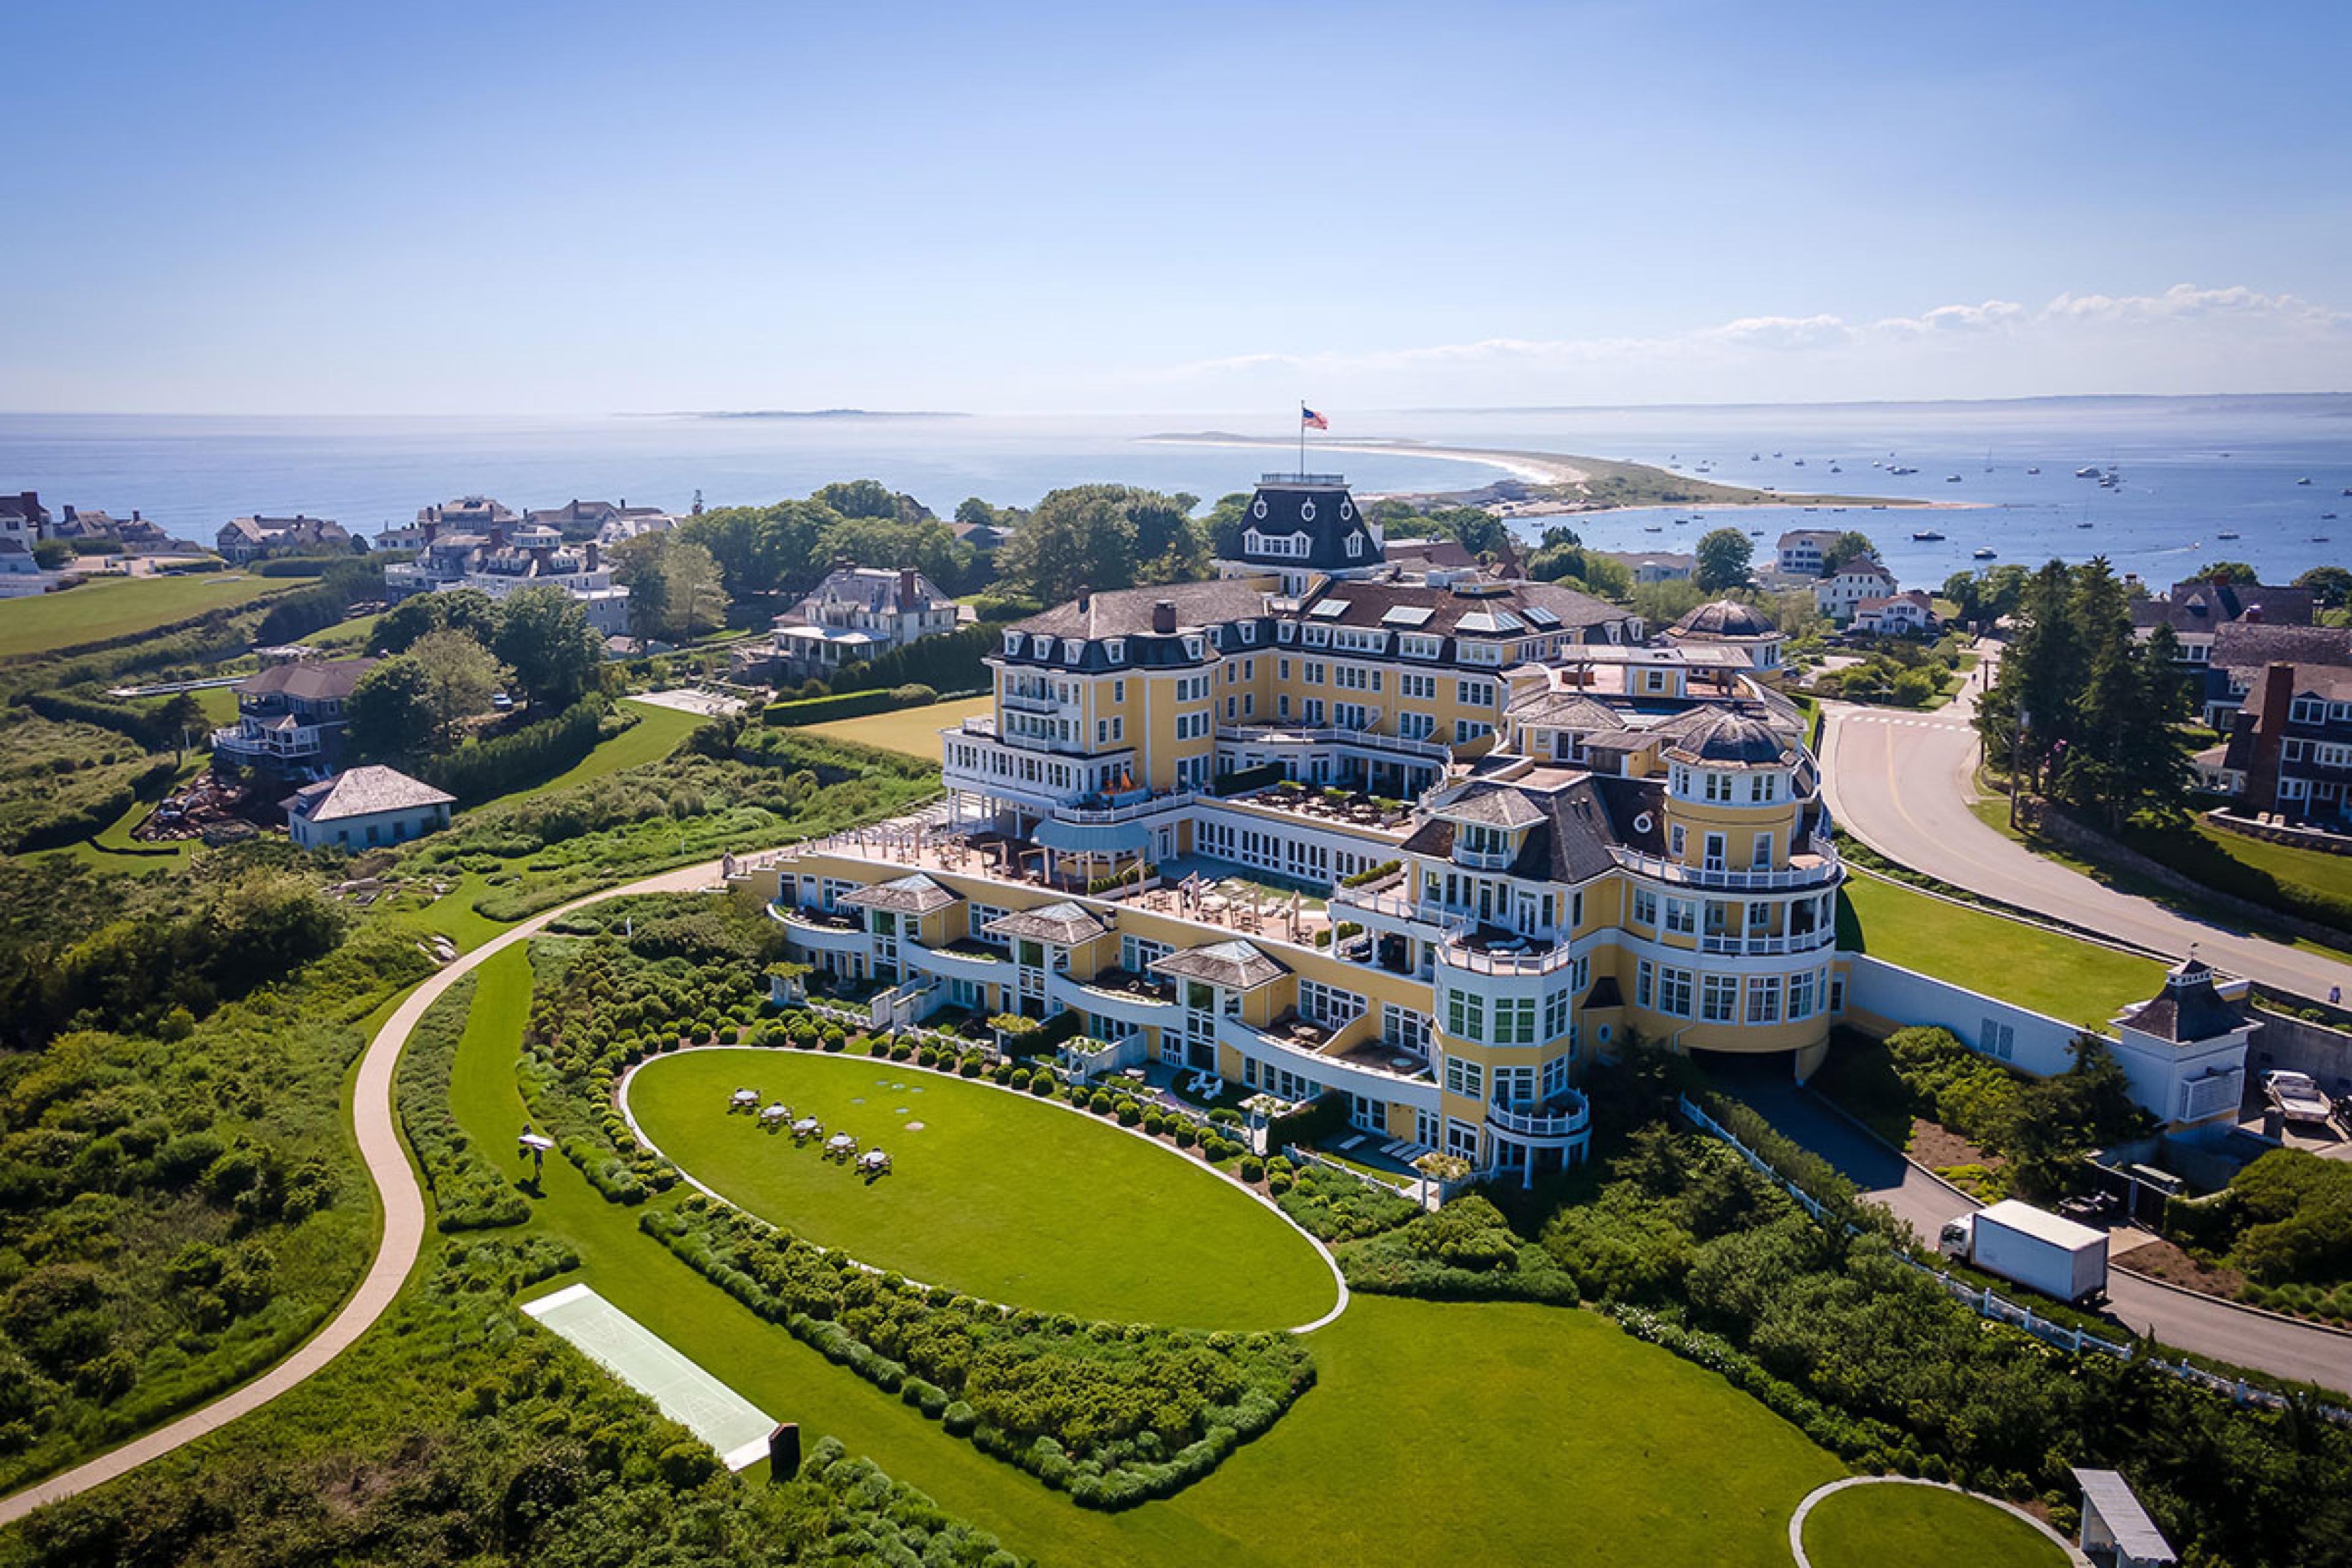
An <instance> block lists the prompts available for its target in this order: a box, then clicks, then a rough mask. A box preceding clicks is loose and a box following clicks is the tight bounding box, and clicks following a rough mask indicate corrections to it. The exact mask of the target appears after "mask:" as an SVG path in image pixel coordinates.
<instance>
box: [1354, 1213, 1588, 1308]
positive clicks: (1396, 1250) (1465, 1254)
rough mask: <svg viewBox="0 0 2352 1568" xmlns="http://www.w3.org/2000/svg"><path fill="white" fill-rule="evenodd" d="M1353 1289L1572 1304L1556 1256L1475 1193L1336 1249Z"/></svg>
mask: <svg viewBox="0 0 2352 1568" xmlns="http://www.w3.org/2000/svg"><path fill="white" fill-rule="evenodd" d="M1339 1265H1340V1267H1341V1268H1344V1269H1345V1270H1346V1271H1347V1275H1348V1284H1349V1287H1350V1288H1351V1289H1358V1290H1375V1291H1379V1292H1381V1293H1383V1294H1386V1295H1391V1296H1427V1297H1434V1298H1437V1299H1440V1300H1528V1301H1552V1302H1557V1303H1559V1305H1561V1306H1574V1305H1575V1304H1576V1300H1577V1289H1576V1280H1575V1279H1574V1278H1573V1277H1571V1276H1570V1274H1569V1272H1568V1271H1567V1270H1566V1269H1564V1268H1561V1267H1560V1265H1559V1259H1558V1258H1555V1257H1553V1255H1552V1254H1551V1253H1549V1252H1548V1251H1546V1250H1545V1249H1544V1248H1543V1247H1539V1246H1538V1245H1537V1244H1536V1243H1534V1242H1532V1241H1522V1240H1521V1239H1520V1238H1519V1237H1517V1236H1516V1235H1515V1234H1513V1233H1512V1230H1511V1227H1510V1226H1508V1225H1507V1224H1506V1223H1505V1222H1504V1219H1503V1215H1502V1211H1500V1210H1499V1209H1497V1208H1496V1207H1495V1205H1493V1204H1492V1203H1490V1202H1488V1201H1487V1200H1486V1198H1483V1197H1480V1196H1479V1195H1477V1194H1475V1193H1474V1194H1469V1195H1467V1196H1465V1197H1459V1198H1456V1199H1454V1201H1453V1202H1452V1203H1450V1204H1447V1205H1445V1206H1444V1208H1442V1209H1439V1210H1438V1211H1437V1212H1436V1213H1435V1214H1424V1215H1420V1216H1418V1217H1417V1218H1415V1219H1413V1220H1412V1221H1410V1222H1409V1223H1407V1224H1406V1225H1404V1226H1401V1227H1400V1228H1398V1229H1395V1230H1391V1231H1389V1232H1387V1233H1386V1234H1384V1235H1381V1236H1376V1237H1371V1238H1370V1239H1369V1240H1365V1241H1358V1242H1352V1243H1350V1244H1349V1245H1347V1246H1345V1247H1341V1248H1340V1249H1339Z"/></svg>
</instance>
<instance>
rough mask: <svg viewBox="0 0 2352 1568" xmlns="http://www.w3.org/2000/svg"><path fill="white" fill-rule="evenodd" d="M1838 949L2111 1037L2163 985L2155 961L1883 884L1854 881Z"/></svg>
mask: <svg viewBox="0 0 2352 1568" xmlns="http://www.w3.org/2000/svg"><path fill="white" fill-rule="evenodd" d="M1838 922H1839V931H1838V945H1839V946H1841V947H1852V946H1854V945H1857V944H1858V945H1860V946H1861V947H1862V948H1863V950H1864V952H1869V953H1870V954H1871V955H1872V956H1873V957H1875V958H1883V959H1885V960H1886V961H1887V962H1888V963H1899V964H1901V965H1902V966H1903V967H1904V968H1906V969H1916V970H1917V971H1918V972H1919V973H1922V974H1932V975H1934V976H1935V977H1936V978H1937V979H1938V980H1948V981H1951V982H1953V983H1954V984H1959V985H1965V986H1968V987H1969V989H1970V990H1973V991H1981V992H1983V993H1984V994H1987V995H1989V996H1998V997H2000V998H2001V999H2002V1000H2004V1001H2008V1002H2014V1003H2016V1004H2017V1005H2019V1006H2021V1007H2031V1008H2032V1009H2033V1010H2034V1011H2035V1012H2037V1013H2047V1014H2048V1015H2050V1016H2052V1017H2053V1018H2063V1019H2065V1020H2066V1021H2067V1022H2069V1023H2074V1024H2081V1025H2084V1026H2087V1027H2091V1028H2105V1026H2106V1024H2107V1021H2108V1020H2109V1019H2111V1018H2113V1017H2114V1016H2116V1013H2117V1011H2119V1010H2120V1009H2121V1008H2122V1006H2123V1005H2124V1004H2125V1003H2126V1002H2145V1001H2147V999H2148V998H2149V997H2151V996H2153V995H2155V994H2157V991H2158V987H2160V986H2161V985H2162V984H2163V982H2164V966H2163V965H2162V964H2159V963H2157V962H2156V961H2155V960H2154V959H2152V958H2141V957H2138V956H2137V955H2135V954H2133V953H2128V952H2116V951H2115V950H2114V949H2113V948H2107V947H2100V946H2098V945H2096V944H2095V943H2093V942H2078V941H2076V940H2075V939H2074V938H2073V937H2069V936H2061V935H2059V934H2057V933H2055V932H2053V931H2042V930H2041V929H2040V928H2038V927H2035V926H2030V925H2026V924H2023V923H2022V922H2021V921H2012V920H2008V919H2005V918H2003V917H2002V916H2000V915H1994V914H1987V913H1984V912H1983V911H1981V910H1970V909H1962V908H1959V907H1958V906H1957V905H1953V904H1948V903H1946V902H1944V901H1943V900H1941V899H1933V898H1930V897H1928V896H1927V894H1925V893H1922V892H1918V891H1916V890H1915V889H1910V888H1906V887H1903V886H1901V885H1900V884H1898V883H1894V882H1887V881H1882V880H1880V879H1878V878H1875V877H1862V876H1857V877H1854V878H1853V879H1850V880H1849V881H1848V882H1847V883H1846V885H1845V889H1844V891H1843V893H1841V894H1840V895H1839V899H1838Z"/></svg>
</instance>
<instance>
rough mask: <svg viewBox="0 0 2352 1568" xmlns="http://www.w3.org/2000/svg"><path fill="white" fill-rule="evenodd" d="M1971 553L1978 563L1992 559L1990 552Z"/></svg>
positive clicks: (1978, 551) (1992, 555)
mask: <svg viewBox="0 0 2352 1568" xmlns="http://www.w3.org/2000/svg"><path fill="white" fill-rule="evenodd" d="M1971 553H1972V554H1974V555H1975V556H1976V558H1977V559H1978V560H1979V561H1990V560H1992V559H1993V557H1994V552H1992V551H1990V550H1977V551H1973V552H1971Z"/></svg>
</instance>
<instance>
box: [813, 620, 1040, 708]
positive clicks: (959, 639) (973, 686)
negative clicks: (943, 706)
mask: <svg viewBox="0 0 2352 1568" xmlns="http://www.w3.org/2000/svg"><path fill="white" fill-rule="evenodd" d="M1003 646H1004V633H1003V631H1002V630H1001V629H1000V628H999V627H998V626H994V625H991V624H989V622H988V620H987V618H986V617H985V616H983V618H982V624H980V625H978V626H959V627H958V628H957V629H955V630H954V631H951V632H949V633H948V634H946V635H945V636H944V637H925V638H924V639H923V640H922V641H920V642H918V643H909V644H908V645H907V646H906V647H894V648H892V649H891V650H890V651H889V652H888V653H886V654H884V655H882V656H881V657H880V658H872V659H868V660H866V662H865V663H863V664H853V665H851V666H850V667H849V668H846V669H845V670H843V671H842V672H841V673H840V674H839V675H836V676H835V677H834V678H833V689H835V691H868V690H888V689H893V688H895V687H900V686H928V687H929V688H931V689H933V690H935V691H986V690H990V689H992V688H993V687H994V685H995V681H994V679H993V678H992V677H991V675H990V674H989V669H988V666H987V664H986V663H985V662H983V661H984V660H985V659H986V658H987V657H988V655H990V654H991V653H993V652H995V651H996V650H997V649H998V648H1000V647H1003Z"/></svg>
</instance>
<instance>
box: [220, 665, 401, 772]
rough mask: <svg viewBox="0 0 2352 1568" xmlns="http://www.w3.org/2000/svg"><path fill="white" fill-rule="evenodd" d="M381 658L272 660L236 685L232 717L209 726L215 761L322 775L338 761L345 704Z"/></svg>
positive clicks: (339, 758)
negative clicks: (230, 721)
mask: <svg viewBox="0 0 2352 1568" xmlns="http://www.w3.org/2000/svg"><path fill="white" fill-rule="evenodd" d="M379 662H380V661H379V660H376V659H373V658H333V659H303V660H292V661H289V662H287V663H282V664H276V665H273V666H271V667H270V668H268V669H265V670H263V671H262V672H261V673H260V674H258V675H256V676H254V677H252V678H251V679H247V680H245V681H242V682H240V683H239V684H238V686H237V688H236V723H234V724H230V725H227V726H226V727H224V728H222V729H218V730H215V731H213V758H214V761H215V763H233V764H235V765H236V766H238V767H247V768H258V769H260V770H261V771H263V772H265V773H273V774H275V775H277V776H278V777H280V778H289V779H306V778H323V777H326V776H327V775H328V774H331V773H333V772H334V771H335V769H336V768H337V767H338V766H339V765H340V764H341V758H342V751H343V731H344V727H345V725H346V724H347V723H348V722H349V721H348V720H347V719H346V718H345V715H344V710H345V709H346V708H347V707H348V706H349V704H350V702H351V698H352V691H353V690H354V689H356V688H357V687H358V686H359V683H360V681H361V679H362V678H363V677H365V676H366V674H367V672H368V671H369V670H371V669H373V668H375V667H376V665H377V664H378V663H379Z"/></svg>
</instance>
